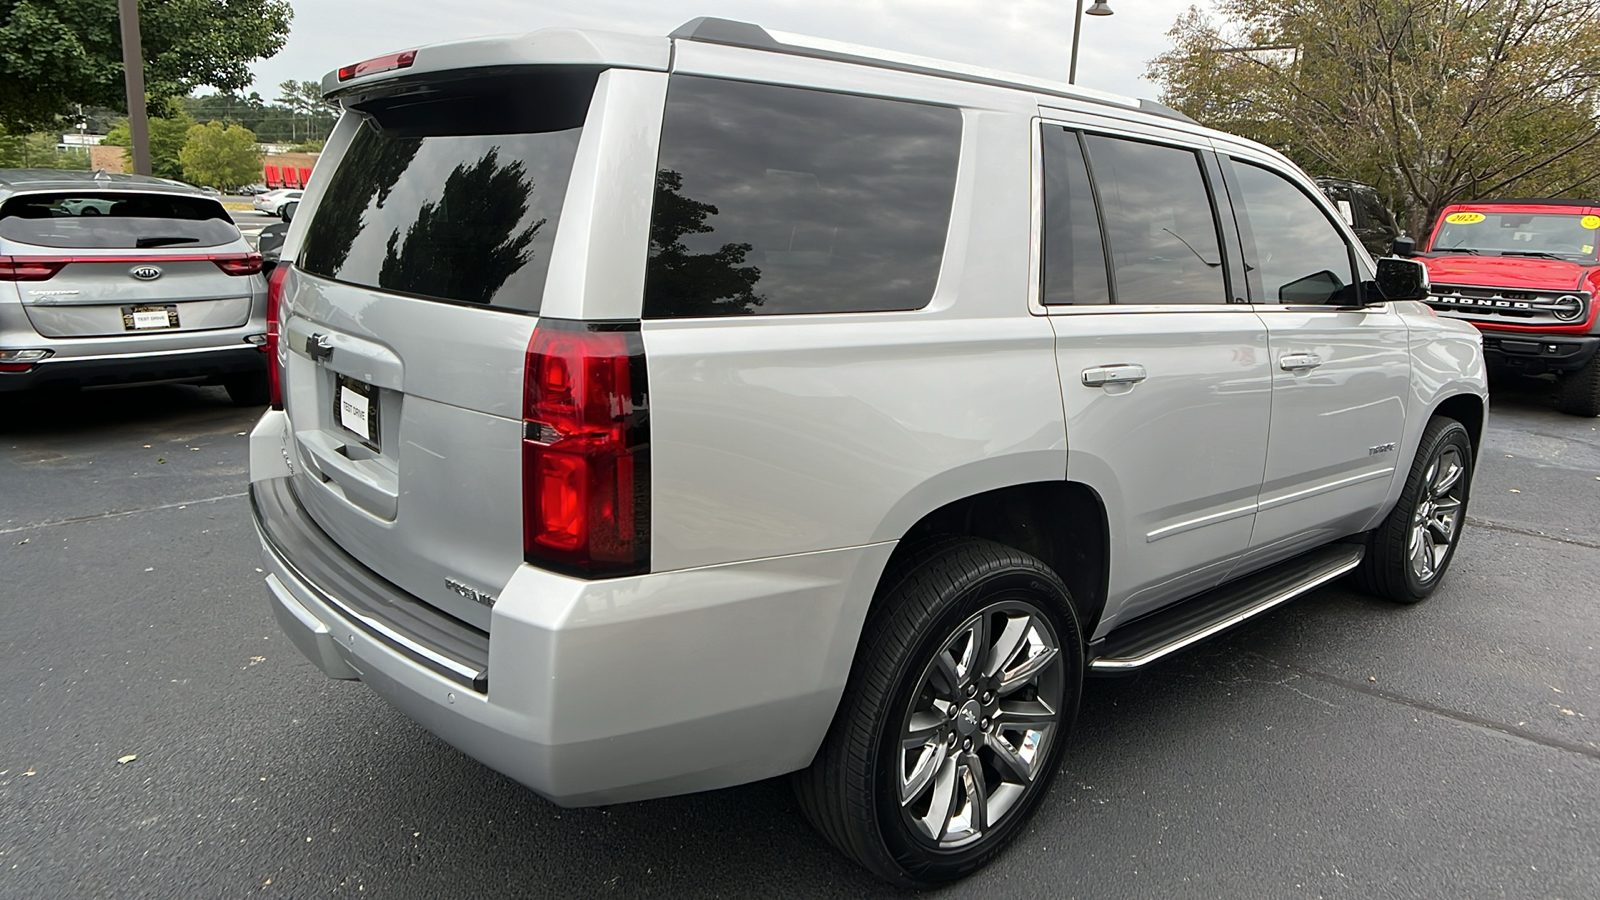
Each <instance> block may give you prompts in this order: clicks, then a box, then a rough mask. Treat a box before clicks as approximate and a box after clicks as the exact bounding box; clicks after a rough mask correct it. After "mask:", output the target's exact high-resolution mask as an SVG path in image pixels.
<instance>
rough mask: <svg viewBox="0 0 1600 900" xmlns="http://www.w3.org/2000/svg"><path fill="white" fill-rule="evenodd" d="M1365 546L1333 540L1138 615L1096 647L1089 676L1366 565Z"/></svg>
mask: <svg viewBox="0 0 1600 900" xmlns="http://www.w3.org/2000/svg"><path fill="white" fill-rule="evenodd" d="M1365 553H1366V548H1365V547H1363V546H1362V545H1360V544H1330V545H1328V546H1326V547H1321V548H1318V549H1316V550H1313V551H1311V552H1310V553H1306V554H1303V555H1301V556H1297V557H1295V558H1293V559H1291V560H1288V561H1287V562H1283V563H1279V564H1278V565H1276V566H1273V567H1272V568H1270V569H1266V570H1265V571H1262V572H1257V573H1256V574H1254V575H1250V576H1248V577H1246V578H1241V579H1240V580H1238V581H1235V582H1232V583H1230V584H1224V585H1222V586H1221V587H1217V588H1213V589H1211V590H1209V591H1207V592H1205V593H1204V594H1201V595H1199V596H1197V597H1195V598H1193V599H1191V600H1185V601H1183V602H1182V603H1179V604H1177V605H1176V606H1171V607H1168V608H1166V609H1163V610H1159V611H1157V612H1154V613H1151V614H1150V615H1148V616H1144V617H1142V618H1138V619H1135V620H1134V621H1132V622H1129V623H1128V624H1126V625H1123V626H1122V627H1120V628H1118V629H1116V630H1115V631H1112V632H1111V633H1110V634H1109V635H1107V636H1106V637H1105V639H1104V640H1103V641H1101V642H1100V643H1099V646H1098V647H1095V648H1091V652H1094V653H1095V658H1094V662H1091V663H1090V664H1089V672H1090V674H1096V675H1114V674H1119V673H1126V672H1132V671H1135V670H1137V669H1140V668H1142V667H1144V666H1147V665H1149V664H1150V663H1153V662H1155V661H1156V660H1158V659H1161V658H1162V657H1164V656H1166V655H1168V654H1170V653H1176V652H1177V651H1179V650H1182V649H1183V648H1185V647H1187V646H1189V645H1190V644H1194V643H1197V642H1199V641H1203V640H1205V639H1206V638H1208V637H1211V636H1212V635H1214V634H1216V633H1218V632H1221V631H1226V630H1227V629H1229V628H1232V627H1233V626H1235V625H1238V624H1239V623H1241V622H1244V621H1246V620H1248V619H1252V618H1254V617H1256V616H1259V615H1261V614H1262V613H1264V612H1266V611H1267V610H1269V609H1272V608H1273V607H1276V606H1279V605H1282V604H1284V603H1287V602H1289V601H1290V600H1293V599H1294V598H1296V597H1298V596H1300V595H1301V594H1304V593H1306V592H1307V591H1310V590H1313V589H1315V588H1317V587H1320V586H1321V585H1324V584H1327V583H1328V582H1330V581H1332V580H1333V579H1335V578H1338V577H1339V576H1340V575H1343V574H1344V573H1346V572H1348V571H1350V570H1351V569H1354V568H1355V567H1356V566H1357V565H1359V564H1360V563H1361V557H1362V556H1363V555H1364V554H1365Z"/></svg>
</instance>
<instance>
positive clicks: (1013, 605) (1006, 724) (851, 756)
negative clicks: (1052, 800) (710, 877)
mask: <svg viewBox="0 0 1600 900" xmlns="http://www.w3.org/2000/svg"><path fill="white" fill-rule="evenodd" d="M1019 622H1020V623H1021V624H1018V623H1019ZM979 623H981V624H979ZM1030 629H1032V630H1030ZM980 634H983V635H985V637H984V638H983V640H981V641H980V640H979V637H978V635H980ZM1018 634H1020V635H1021V637H1020V638H1018V637H1016V636H1015V635H1018ZM1036 638H1037V640H1038V643H1037V644H1036V643H1035V639H1036ZM962 640H965V641H966V643H965V644H964V645H962V644H959V643H956V644H953V643H952V642H959V641H962ZM1050 641H1054V642H1055V648H1056V653H1055V654H1054V655H1053V656H1051V657H1049V658H1048V660H1046V654H1045V653H1044V651H1043V650H1041V649H1039V648H1041V647H1043V648H1048V646H1049V643H1050ZM858 646H859V649H858V650H857V653H856V659H855V663H854V665H853V666H852V668H851V674H850V681H849V683H848V685H847V686H846V688H845V692H844V696H843V697H842V698H841V700H840V702H839V709H838V711H837V712H836V713H835V715H834V720H833V724H832V726H831V727H830V728H829V730H828V734H827V737H826V738H825V739H824V740H823V743H822V747H821V749H820V750H818V752H817V756H816V759H815V760H814V761H813V763H812V764H811V767H810V768H808V769H805V770H804V771H801V772H798V773H796V774H795V776H794V787H795V794H796V796H797V797H798V799H799V803H800V807H801V809H802V810H804V812H805V814H806V817H807V818H808V819H810V821H811V823H812V824H813V825H815V826H816V828H817V830H818V831H820V832H822V834H823V835H824V836H825V837H826V838H827V839H828V840H829V841H830V842H832V843H833V845H834V846H835V847H838V848H839V850H841V851H842V852H844V853H845V854H846V855H847V856H849V857H851V858H852V859H854V860H856V861H857V862H859V863H861V864H862V865H863V866H865V867H866V868H868V869H870V870H871V871H872V872H874V873H875V874H877V875H879V876H881V877H882V878H884V879H886V880H888V881H890V882H892V883H894V884H896V885H899V886H901V887H908V888H917V887H927V886H931V885H935V884H939V883H942V882H947V881H952V880H954V879H957V878H961V877H963V876H966V875H968V874H970V873H972V872H974V871H976V870H978V869H979V868H981V867H982V866H984V865H985V864H987V863H988V862H989V861H990V860H992V859H993V858H994V857H995V855H996V854H998V853H999V852H1000V851H1001V850H1002V849H1003V848H1004V847H1005V845H1006V844H1007V842H1009V841H1010V840H1011V838H1012V837H1013V836H1015V835H1016V833H1017V832H1018V831H1019V830H1020V829H1021V827H1022V826H1023V824H1024V823H1026V822H1027V820H1028V818H1029V816H1031V815H1032V813H1033V810H1034V808H1035V807H1036V806H1037V805H1038V802H1039V800H1040V799H1041V798H1042V797H1043V796H1044V795H1045V794H1046V793H1047V792H1048V791H1049V787H1050V781H1051V779H1052V778H1053V777H1054V775H1055V771H1056V769H1057V768H1058V767H1059V765H1060V760H1061V754H1062V752H1063V750H1064V749H1065V747H1066V744H1067V739H1068V737H1069V735H1070V732H1071V728H1072V723H1073V720H1074V719H1075V718H1076V716H1077V711H1078V701H1079V697H1080V695H1081V692H1082V685H1083V669H1084V664H1083V637H1082V633H1081V630H1080V628H1079V624H1078V617H1077V614H1076V612H1075V610H1074V609H1073V605H1072V601H1071V598H1070V596H1068V593H1067V589H1066V586H1065V585H1063V584H1062V583H1061V579H1060V578H1059V577H1057V576H1056V574H1055V573H1054V572H1053V571H1051V570H1050V568H1049V567H1047V566H1046V565H1044V563H1042V562H1040V561H1039V560H1037V559H1034V558H1033V557H1031V556H1029V555H1027V554H1025V553H1022V552H1019V551H1017V550H1013V549H1011V548H1009V547H1006V546H1003V545H1001V544H997V543H994V542H992V541H985V540H977V539H971V538H942V539H937V540H934V541H931V542H929V543H927V544H925V545H923V546H921V547H919V548H916V549H914V550H911V551H909V552H907V553H905V554H904V555H903V556H902V557H901V558H900V560H899V561H898V562H897V563H896V564H894V565H893V566H892V567H891V570H890V571H889V572H888V573H886V574H885V577H884V579H883V581H882V584H881V586H880V588H879V592H878V595H877V597H876V598H875V599H874V609H873V611H872V613H871V614H870V615H869V616H868V619H867V622H866V625H865V627H864V628H863V630H862V635H861V641H860V644H859V645H858ZM955 646H966V647H975V646H976V647H983V648H986V649H985V650H984V652H983V655H982V656H981V657H970V658H969V657H967V656H963V660H964V663H965V667H966V673H967V674H965V675H962V674H960V673H961V670H962V668H963V664H964V663H963V661H957V660H956V659H955V656H954V652H955V651H954V649H953V648H954V647H955ZM946 650H951V651H952V653H950V654H947V653H946V652H945V651H946ZM1024 650H1026V651H1027V652H1028V654H1029V655H1028V656H1027V657H1023V656H1022V655H1021V653H1022V652H1023V651H1024ZM980 658H981V659H983V660H985V661H986V662H984V663H983V664H978V663H977V660H978V659H980ZM936 659H942V660H945V661H946V663H947V664H946V665H944V666H941V665H939V664H938V663H937V662H936ZM995 660H998V662H995ZM1030 669H1031V670H1033V671H1034V674H1033V675H1032V676H1031V677H1032V681H1031V682H1030V683H1027V684H1021V682H1022V677H1021V674H1020V673H1023V672H1026V671H1029V670H1030ZM936 670H937V671H936ZM988 670H994V671H992V672H989V673H988V674H986V672H988ZM946 672H948V673H950V674H949V675H946V674H945V673H946ZM1007 675H1009V676H1011V677H1009V678H1006V677H1003V676H1007ZM945 678H952V679H955V680H954V681H951V682H946V681H944V679H945ZM968 678H970V681H967V680H962V679H968ZM941 685H945V686H946V687H941ZM962 685H965V687H963V686H962ZM968 688H973V689H974V690H976V691H978V692H977V693H967V689H968ZM941 693H942V695H945V696H950V695H953V696H955V697H956V699H957V700H958V701H960V702H959V704H958V703H957V702H946V701H944V700H940V699H937V698H936V697H935V695H936V694H941ZM1002 695H1003V696H1002ZM963 696H965V697H967V698H968V699H967V700H964V701H961V699H960V698H961V697H963ZM1052 700H1054V702H1053V704H1052V702H1051V701H1052ZM940 704H942V706H941V705H940ZM1052 705H1053V706H1054V709H1051V706H1052ZM946 715H948V716H949V718H945V716H946ZM1020 716H1027V717H1029V718H1028V719H1027V721H1028V722H1031V723H1033V725H1035V726H1037V727H1036V728H1030V727H1029V726H1028V725H1019V724H1017V723H1018V721H1019V719H1018V717H1020ZM980 717H982V718H980ZM991 717H992V718H991ZM929 722H932V723H934V724H933V725H931V726H929V725H928V723H929ZM924 732H928V733H929V734H930V736H929V737H928V738H927V741H926V743H924V744H917V741H921V740H923V737H922V736H921V735H922V734H923V733H924ZM908 735H913V737H911V738H909V739H908V737H907V736H908ZM1030 735H1031V737H1030ZM1000 741H1003V742H1005V746H1006V747H1009V748H1011V752H1012V756H1011V757H1009V758H1008V759H1002V757H1001V755H1000V753H1001V751H1000V749H999V744H998V743H997V742H1000ZM1030 741H1032V742H1034V743H1032V744H1030ZM1039 744H1042V747H1040V746H1038V745H1039ZM1030 747H1032V748H1033V749H1032V750H1031V751H1030V750H1029V748H1030ZM946 748H948V749H946ZM913 758H915V760H916V763H915V764H914V765H912V766H910V769H911V771H910V772H909V773H908V772H907V768H908V767H907V762H908V760H911V759H913ZM1028 759H1031V763H1029V762H1028ZM930 760H932V762H929V761H930ZM925 762H927V763H928V765H926V766H925V767H924V765H923V763H925ZM1019 764H1023V765H1019ZM1002 766H1004V768H1002ZM974 772H976V775H975V776H974ZM919 773H923V777H921V778H919V777H918V774H919ZM947 774H948V777H946V776H947ZM969 778H975V779H976V780H975V781H969V780H968V779H969ZM908 779H909V781H910V782H912V783H920V784H922V785H923V786H922V787H920V788H917V787H913V786H912V785H910V784H907V783H906V782H907V780H908ZM945 785H949V786H950V787H948V790H946V789H945V787H944V786H945ZM966 785H971V787H965V786H966ZM973 788H977V790H976V791H974V790H973ZM941 792H944V795H945V796H946V797H948V798H949V801H948V802H944V803H943V810H944V812H943V813H941V812H939V807H938V806H936V804H938V803H939V802H940V794H941ZM902 794H906V795H907V796H908V800H907V801H906V802H905V803H902V801H901V796H902ZM924 798H925V799H926V804H925V805H919V804H921V803H922V800H923V799H924ZM958 798H959V799H958ZM974 798H976V799H977V800H980V801H982V802H981V803H973V802H971V801H972V800H973V799H974ZM963 802H965V803H966V804H967V805H966V806H962V805H961V804H962V803H963ZM979 806H981V807H982V808H983V809H984V810H990V811H992V812H986V813H984V815H983V818H981V819H980V818H978V816H977V814H976V813H975V812H973V810H974V809H975V808H976V807H979ZM962 812H971V813H972V814H971V815H970V816H969V817H968V818H969V819H971V822H970V823H969V827H965V830H964V831H961V830H958V828H956V827H954V826H955V823H967V821H968V820H967V819H963V818H962V817H961V816H960V815H959V813H962ZM991 814H993V815H994V816H995V819H996V821H995V822H993V823H990V822H988V821H987V818H988V816H989V815H991ZM930 818H931V819H932V820H933V821H936V822H942V824H941V825H939V826H938V833H937V834H935V833H933V832H930V831H927V830H923V829H922V828H921V827H919V826H918V824H917V822H918V821H924V823H926V820H928V819H930ZM941 836H943V837H944V841H943V845H941V841H940V837H941Z"/></svg>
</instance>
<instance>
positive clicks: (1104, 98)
mask: <svg viewBox="0 0 1600 900" xmlns="http://www.w3.org/2000/svg"><path fill="white" fill-rule="evenodd" d="M669 37H671V38H673V39H674V40H680V41H695V42H697V43H703V44H725V45H727V46H730V47H747V48H750V49H753V50H771V51H775V52H778V53H787V54H790V55H793V56H805V57H811V58H813V59H831V60H837V61H839V62H849V63H856V64H859V65H865V66H872V67H874V68H879V69H890V70H893V71H896V72H912V73H915V74H919V75H938V76H941V77H944V78H954V79H956V80H959V81H966V82H971V83H974V84H986V85H992V86H994V87H1006V88H1017V89H1021V90H1027V91H1033V92H1035V93H1040V94H1047V95H1050V96H1052V97H1061V98H1065V99H1070V100H1079V101H1082V102H1085V103H1097V104H1100V105H1102V106H1112V107H1116V108H1117V109H1124V110H1135V111H1140V112H1144V113H1148V114H1150V115H1155V116H1161V117H1163V118H1167V119H1177V120H1179V121H1183V122H1189V123H1193V124H1198V123H1196V122H1195V121H1194V120H1193V119H1191V118H1189V117H1188V116H1186V115H1184V114H1183V113H1181V112H1178V111H1177V110H1175V109H1172V108H1170V107H1168V106H1164V105H1162V104H1160V103H1157V102H1155V101H1154V100H1135V99H1134V98H1132V97H1123V96H1120V95H1117V94H1112V93H1107V92H1104V91H1097V90H1094V89H1092V88H1082V87H1078V86H1077V85H1071V84H1065V83H1063V82H1059V81H1052V80H1050V79H1047V78H1032V77H1029V76H1026V75H1017V74H1014V73H1011V72H1002V71H998V70H992V69H985V68H981V67H978V66H969V65H966V64H964V63H957V62H950V61H947V60H942V59H933V58H930V57H923V56H914V55H911V54H904V53H897V52H894V51H889V50H877V49H875V48H871V47H861V46H857V45H855V44H846V43H843V42H839V41H831V40H827V39H825V38H814V37H809V36H806V35H798V34H789V33H787V32H777V33H776V34H774V33H773V32H770V31H768V30H767V29H765V28H762V27H761V26H760V25H755V24H752V23H750V22H739V21H735V20H733V19H720V18H717V17H715V16H700V17H699V18H695V19H690V20H689V21H687V22H685V23H683V24H682V25H680V26H678V28H677V29H675V30H674V31H673V32H672V34H670V35H669Z"/></svg>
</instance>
